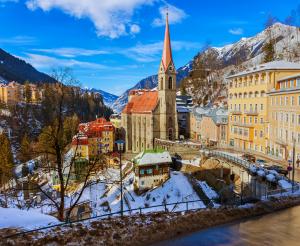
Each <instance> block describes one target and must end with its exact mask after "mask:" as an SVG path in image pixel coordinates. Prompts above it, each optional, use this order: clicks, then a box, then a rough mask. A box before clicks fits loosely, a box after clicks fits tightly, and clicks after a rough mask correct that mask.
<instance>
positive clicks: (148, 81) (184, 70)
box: [112, 62, 192, 113]
mask: <svg viewBox="0 0 300 246" xmlns="http://www.w3.org/2000/svg"><path fill="white" fill-rule="evenodd" d="M191 70H192V62H189V63H188V64H186V65H185V66H183V67H180V68H179V69H177V86H178V85H179V83H180V81H181V80H182V79H183V78H185V77H187V76H188V74H189V72H190V71H191ZM156 86H157V75H152V76H149V77H147V78H145V79H142V80H141V81H139V82H138V83H137V84H136V85H135V86H134V87H132V88H130V89H128V90H127V91H125V92H124V93H123V94H122V95H121V96H120V97H118V99H117V100H116V101H115V102H114V103H113V105H112V109H113V110H114V111H115V112H116V113H120V112H121V111H122V109H123V108H124V107H125V105H126V104H127V102H128V93H129V91H130V90H133V89H143V88H148V89H152V88H155V87H156Z"/></svg>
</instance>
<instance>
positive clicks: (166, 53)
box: [162, 14, 173, 71]
mask: <svg viewBox="0 0 300 246" xmlns="http://www.w3.org/2000/svg"><path fill="white" fill-rule="evenodd" d="M172 61H173V58H172V49H171V40H170V31H169V21H168V14H167V16H166V30H165V40H164V50H163V55H162V63H163V65H164V68H165V71H166V69H167V68H168V66H169V65H170V63H171V62H172Z"/></svg>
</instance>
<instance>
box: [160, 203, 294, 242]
mask: <svg viewBox="0 0 300 246" xmlns="http://www.w3.org/2000/svg"><path fill="white" fill-rule="evenodd" d="M169 245H170V246H171V245H172V246H194V245H199V246H217V245H218V246H227V245H233V246H244V245H245V246H248V245H249V246H252V245H253V246H254V245H255V246H256V245H257V246H277V245H278V246H297V245H300V206H297V207H293V208H289V209H286V210H282V211H280V212H276V213H273V214H268V215H264V216H261V217H256V218H253V219H249V220H245V221H241V222H237V223H233V224H227V225H223V226H218V227H213V228H210V229H206V230H201V231H198V232H194V233H191V234H188V235H185V236H182V237H178V238H175V239H172V240H168V241H163V242H160V243H158V244H155V246H169Z"/></svg>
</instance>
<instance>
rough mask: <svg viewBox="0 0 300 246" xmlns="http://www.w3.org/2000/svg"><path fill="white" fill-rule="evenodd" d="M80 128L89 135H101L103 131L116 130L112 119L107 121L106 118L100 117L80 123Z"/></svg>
mask: <svg viewBox="0 0 300 246" xmlns="http://www.w3.org/2000/svg"><path fill="white" fill-rule="evenodd" d="M78 129H79V131H80V132H83V133H85V134H86V135H87V136H88V137H96V136H97V137H101V136H102V132H103V131H114V130H115V127H114V126H113V124H112V123H111V122H110V121H106V119H104V118H98V119H96V120H95V121H91V122H88V123H81V124H79V126H78Z"/></svg>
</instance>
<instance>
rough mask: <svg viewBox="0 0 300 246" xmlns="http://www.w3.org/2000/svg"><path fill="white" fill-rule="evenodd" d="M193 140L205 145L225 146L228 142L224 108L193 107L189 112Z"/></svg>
mask: <svg viewBox="0 0 300 246" xmlns="http://www.w3.org/2000/svg"><path fill="white" fill-rule="evenodd" d="M190 117H191V119H192V120H191V122H192V123H193V124H192V125H191V130H192V133H191V135H192V136H193V137H194V138H192V139H193V140H196V141H200V142H201V143H202V144H203V145H206V146H218V147H226V146H227V144H228V111H227V109H225V108H210V109H208V108H201V107H195V108H194V109H193V110H192V112H191V114H190Z"/></svg>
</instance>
